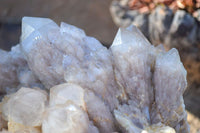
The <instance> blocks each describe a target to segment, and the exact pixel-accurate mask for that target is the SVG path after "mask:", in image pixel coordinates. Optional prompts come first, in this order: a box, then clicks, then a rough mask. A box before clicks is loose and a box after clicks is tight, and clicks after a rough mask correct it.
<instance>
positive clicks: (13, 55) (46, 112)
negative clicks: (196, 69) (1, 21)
mask: <svg viewBox="0 0 200 133" xmlns="http://www.w3.org/2000/svg"><path fill="white" fill-rule="evenodd" d="M19 53H21V54H19ZM0 55H3V56H4V57H5V58H4V60H0V79H2V81H0V87H6V86H7V85H8V84H9V83H12V84H14V83H15V86H16V84H17V86H19V87H21V86H28V87H36V86H37V87H38V86H39V87H40V86H41V87H42V88H43V89H45V90H46V91H47V92H48V93H46V92H44V91H42V90H40V89H39V90H38V89H30V88H21V89H19V90H18V91H17V92H16V93H14V94H11V95H8V96H7V97H5V98H4V100H3V102H2V104H1V106H2V107H1V108H2V109H1V111H2V114H1V113H0V115H2V118H3V119H5V121H7V122H8V130H9V131H11V132H17V131H18V132H25V131H27V132H30V133H37V132H38V133H39V132H41V133H75V132H76V133H112V132H122V133H125V132H128V133H175V132H177V133H188V132H189V131H188V129H189V128H188V123H187V121H186V115H187V114H186V111H185V107H184V102H183V96H182V94H183V92H184V90H185V87H186V86H187V81H186V74H187V73H186V71H185V69H184V67H183V64H182V63H181V61H180V57H179V54H178V51H177V50H176V49H172V50H170V51H168V52H166V51H165V50H164V48H163V47H162V46H158V47H154V46H153V45H151V44H150V43H149V42H148V41H147V39H146V38H145V37H144V36H143V35H142V33H141V32H140V31H139V30H138V29H137V28H136V27H134V26H130V27H128V28H120V29H119V31H118V33H117V35H116V37H115V39H114V41H113V44H112V46H111V47H110V48H109V49H107V48H106V47H104V46H103V45H102V44H101V43H100V42H99V41H98V40H96V39H95V38H93V37H89V36H87V35H86V34H85V33H84V31H83V30H81V29H79V28H77V27H75V26H72V25H69V24H66V23H63V22H62V23H61V25H60V27H59V26H58V25H57V24H56V23H54V22H53V21H52V20H50V19H46V18H31V17H25V18H23V22H22V37H21V43H20V46H17V49H15V50H14V51H11V52H10V53H7V52H4V51H0ZM10 60H12V62H11V61H10ZM23 63H24V65H22V64H23ZM11 64H13V66H14V67H12V68H11V67H7V66H10V65H11ZM1 66H2V67H1ZM8 68H9V69H8ZM11 70H12V71H11ZM1 75H4V76H5V75H13V77H14V78H13V79H12V80H11V81H12V82H8V80H7V79H8V78H5V79H6V80H5V81H3V80H4V78H3V76H1ZM8 77H9V76H8ZM16 88H17V87H16Z"/></svg>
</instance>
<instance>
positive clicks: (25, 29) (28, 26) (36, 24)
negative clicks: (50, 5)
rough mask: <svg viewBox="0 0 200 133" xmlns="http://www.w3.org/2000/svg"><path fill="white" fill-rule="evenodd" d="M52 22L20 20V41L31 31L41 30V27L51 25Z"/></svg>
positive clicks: (48, 20)
mask: <svg viewBox="0 0 200 133" xmlns="http://www.w3.org/2000/svg"><path fill="white" fill-rule="evenodd" d="M52 22H53V21H52V20H51V19H49V18H39V17H23V18H22V36H21V41H23V40H25V39H26V38H27V37H28V36H29V35H30V34H31V33H32V32H33V31H35V30H37V29H39V28H41V27H42V26H44V25H46V24H48V23H52ZM53 23H54V22H53Z"/></svg>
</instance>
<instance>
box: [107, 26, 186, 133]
mask: <svg viewBox="0 0 200 133" xmlns="http://www.w3.org/2000/svg"><path fill="white" fill-rule="evenodd" d="M110 50H111V52H112V55H113V58H114V64H115V66H114V71H115V77H116V80H117V84H118V86H119V88H120V89H121V90H123V92H124V94H123V96H124V101H125V102H124V103H123V104H122V106H119V107H118V109H117V110H115V111H114V115H115V118H116V119H117V121H118V123H119V124H120V125H121V126H122V128H123V129H124V130H126V131H128V132H139V131H140V130H141V129H149V132H151V130H150V129H152V128H151V127H152V126H153V125H155V124H158V123H161V124H162V126H161V127H163V126H164V127H166V129H167V130H166V132H167V131H168V128H167V126H169V127H170V128H172V129H173V128H174V129H175V130H176V132H189V131H188V129H189V128H188V124H187V122H186V121H185V119H186V111H185V109H184V108H185V107H184V103H183V96H182V95H183V92H184V90H185V88H186V86H187V81H186V71H185V69H184V67H183V64H182V63H181V62H180V57H179V55H178V52H177V50H176V49H172V50H170V51H169V52H165V51H163V50H162V49H161V48H160V46H159V47H153V46H152V45H150V43H149V42H148V41H147V40H146V39H145V38H144V36H143V35H142V34H141V33H140V31H138V29H137V28H136V27H132V26H131V27H128V28H126V29H125V28H120V29H119V31H118V33H117V35H116V37H115V40H114V42H113V44H112V46H111V48H110ZM153 127H158V128H157V130H155V131H157V132H159V131H161V127H159V126H153ZM164 129H165V128H164ZM170 132H172V133H173V132H174V130H170Z"/></svg>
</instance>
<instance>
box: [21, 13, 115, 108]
mask: <svg viewBox="0 0 200 133" xmlns="http://www.w3.org/2000/svg"><path fill="white" fill-rule="evenodd" d="M40 21H41V23H40ZM44 21H47V22H44ZM22 23H24V25H23V24H22V29H24V30H23V31H24V32H25V31H26V30H29V29H30V28H29V27H32V28H33V29H34V30H33V31H32V30H30V31H31V33H30V32H29V33H30V34H29V36H28V37H26V38H25V39H24V40H23V39H22V42H21V47H22V50H23V52H24V54H25V55H26V57H27V61H28V65H29V67H30V69H31V70H32V71H33V72H34V74H35V75H36V76H37V77H38V78H39V79H40V81H41V82H42V83H43V84H44V85H45V86H46V88H51V87H53V86H54V85H57V84H60V83H63V82H70V83H76V84H79V85H80V86H81V87H85V88H88V89H90V90H92V91H93V92H94V93H95V94H97V95H98V96H99V97H100V98H102V99H103V100H104V101H105V102H106V104H107V106H109V107H110V109H111V110H113V108H114V107H116V105H117V104H118V101H117V98H116V97H117V96H118V95H117V94H118V91H117V87H116V86H115V81H114V75H113V68H112V66H113V64H112V59H111V55H110V52H109V51H108V50H107V49H106V47H104V46H102V44H101V43H100V42H99V41H98V40H96V39H95V38H92V37H88V36H86V35H85V33H84V31H83V30H81V29H78V28H76V27H74V26H71V25H68V24H65V23H61V26H60V27H58V26H57V25H56V24H55V23H53V22H51V21H50V20H49V19H43V18H38V19H36V18H26V17H25V18H24V19H23V22H22ZM35 23H36V24H35ZM23 31H22V32H23ZM23 34H25V35H26V32H25V33H22V35H23ZM83 79H84V80H83Z"/></svg>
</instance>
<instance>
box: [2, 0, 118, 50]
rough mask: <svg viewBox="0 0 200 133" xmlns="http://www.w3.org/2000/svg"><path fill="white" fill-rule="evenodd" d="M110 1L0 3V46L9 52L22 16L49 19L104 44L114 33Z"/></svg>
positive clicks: (16, 0)
mask: <svg viewBox="0 0 200 133" xmlns="http://www.w3.org/2000/svg"><path fill="white" fill-rule="evenodd" d="M111 1H112V0H0V47H1V48H2V49H5V50H9V49H10V47H11V46H12V45H16V44H17V43H18V42H19V37H20V34H21V33H20V32H21V29H20V28H21V19H22V17H23V16H35V17H48V18H51V19H53V20H54V21H56V22H57V24H60V22H61V21H63V22H66V23H69V24H73V25H75V26H78V27H79V28H82V29H84V30H85V32H86V34H87V35H89V36H94V37H95V38H97V39H98V40H100V41H101V42H102V43H103V44H105V45H110V44H111V43H112V40H113V38H114V36H115V33H116V31H117V27H116V26H115V24H114V22H113V21H112V18H111V15H110V12H109V7H110V4H111Z"/></svg>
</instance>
